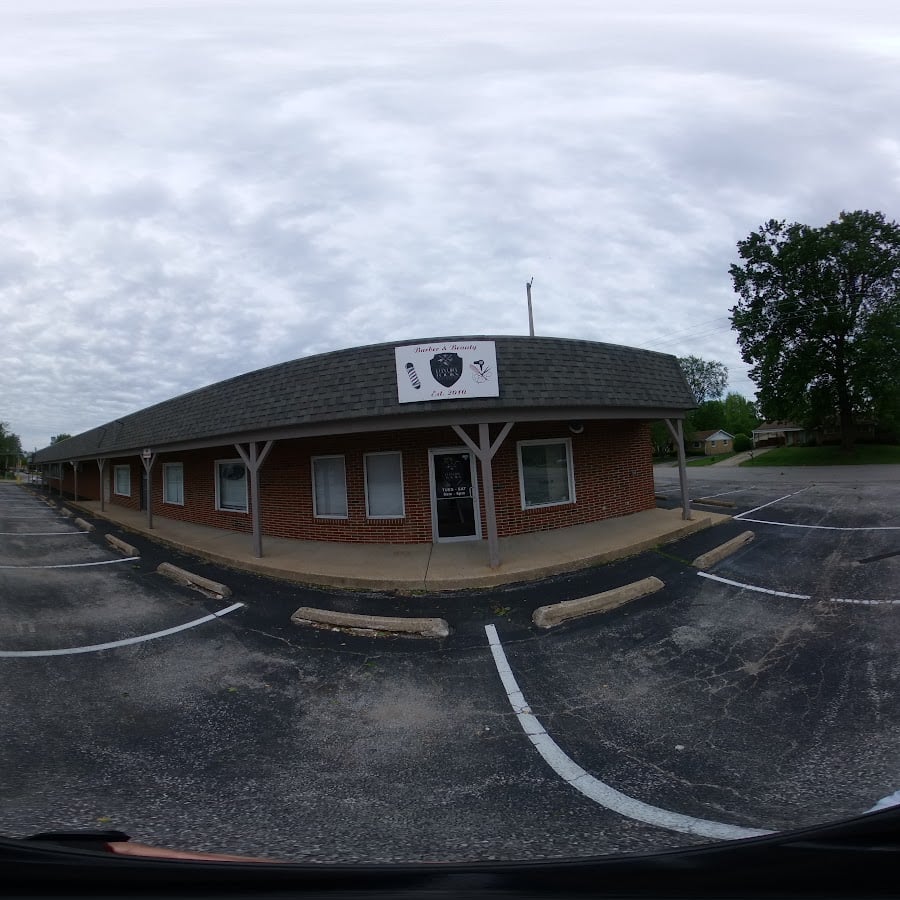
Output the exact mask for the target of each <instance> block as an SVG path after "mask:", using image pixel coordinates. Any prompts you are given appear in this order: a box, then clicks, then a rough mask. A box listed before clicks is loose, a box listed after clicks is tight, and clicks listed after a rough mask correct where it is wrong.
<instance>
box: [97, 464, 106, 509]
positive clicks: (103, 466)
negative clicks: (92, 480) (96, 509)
mask: <svg viewBox="0 0 900 900" xmlns="http://www.w3.org/2000/svg"><path fill="white" fill-rule="evenodd" d="M97 468H98V469H99V470H100V512H103V511H104V510H105V509H106V481H105V479H104V477H103V473H104V471H105V469H106V460H105V459H98V460H97Z"/></svg>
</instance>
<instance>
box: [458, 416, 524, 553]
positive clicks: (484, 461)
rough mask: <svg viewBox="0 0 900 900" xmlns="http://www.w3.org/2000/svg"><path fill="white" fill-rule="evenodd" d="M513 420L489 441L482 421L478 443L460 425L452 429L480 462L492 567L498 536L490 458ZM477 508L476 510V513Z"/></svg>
mask: <svg viewBox="0 0 900 900" xmlns="http://www.w3.org/2000/svg"><path fill="white" fill-rule="evenodd" d="M513 424H514V423H513V422H507V423H506V424H505V425H504V426H503V429H502V430H501V432H500V434H499V435H497V439H496V440H495V441H494V442H493V444H492V443H491V436H490V426H489V425H488V424H487V423H486V422H482V423H481V424H480V425H479V426H478V444H476V443H475V442H474V441H473V440H472V439H471V438H470V437H469V435H468V434H467V433H466V431H465V429H464V428H462V427H461V426H460V425H454V426H453V430H454V431H455V432H456V433H457V435H459V437H460V438H461V439H462V440H463V442H464V443H465V445H466V446H467V447H468V448H469V449H470V450H471V451H472V452H473V453H474V454H475V457H476V458H477V459H478V461H479V462H480V463H481V483H482V485H483V486H484V517H485V519H486V520H487V533H488V561H489V562H490V566H491V568H492V569H496V568H497V567H498V566H499V565H500V538H499V536H498V534H497V507H496V503H495V499H494V475H493V468H492V465H491V463H492V460H493V459H494V454H495V453H496V452H497V451H498V450H499V449H500V445H501V444H502V443H503V441H504V440H505V439H506V436H507V435H508V434H509V432H510V429H511V428H512V427H513ZM477 514H478V510H476V515H477Z"/></svg>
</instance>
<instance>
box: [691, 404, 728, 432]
mask: <svg viewBox="0 0 900 900" xmlns="http://www.w3.org/2000/svg"><path fill="white" fill-rule="evenodd" d="M724 421H725V404H724V403H723V402H722V401H721V400H707V401H705V402H704V403H701V404H700V405H699V406H698V407H697V408H696V409H694V410H691V412H689V413H688V414H687V421H686V424H685V432H686V433H687V434H693V432H695V431H713V430H715V429H716V428H724V427H725V425H724V424H723V423H724Z"/></svg>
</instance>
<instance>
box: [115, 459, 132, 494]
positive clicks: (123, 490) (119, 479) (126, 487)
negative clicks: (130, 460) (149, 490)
mask: <svg viewBox="0 0 900 900" xmlns="http://www.w3.org/2000/svg"><path fill="white" fill-rule="evenodd" d="M113 489H114V490H115V492H116V493H117V494H118V495H119V496H120V497H130V496H131V466H113Z"/></svg>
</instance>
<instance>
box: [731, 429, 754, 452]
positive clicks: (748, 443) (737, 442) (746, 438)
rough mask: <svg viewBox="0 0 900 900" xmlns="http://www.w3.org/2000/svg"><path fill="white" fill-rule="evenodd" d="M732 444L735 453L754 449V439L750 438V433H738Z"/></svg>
mask: <svg viewBox="0 0 900 900" xmlns="http://www.w3.org/2000/svg"><path fill="white" fill-rule="evenodd" d="M732 446H733V447H734V452H735V453H744V452H745V451H747V450H752V449H753V441H752V440H751V439H750V435H749V434H736V435H735V436H734V443H733V444H732Z"/></svg>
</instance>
